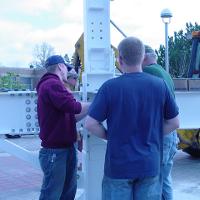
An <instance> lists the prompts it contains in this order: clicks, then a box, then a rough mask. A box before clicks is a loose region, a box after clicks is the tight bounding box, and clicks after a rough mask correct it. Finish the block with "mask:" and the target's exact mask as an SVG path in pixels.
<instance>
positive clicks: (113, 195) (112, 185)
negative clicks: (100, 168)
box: [102, 176, 160, 200]
mask: <svg viewBox="0 0 200 200" xmlns="http://www.w3.org/2000/svg"><path fill="white" fill-rule="evenodd" d="M158 183H159V176H155V177H146V178H137V179H112V178H109V177H106V176H104V178H103V182H102V200H122V199H123V200H160V190H158V188H157V187H158Z"/></svg>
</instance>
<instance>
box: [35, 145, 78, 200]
mask: <svg viewBox="0 0 200 200" xmlns="http://www.w3.org/2000/svg"><path fill="white" fill-rule="evenodd" d="M39 161H40V165H41V169H42V171H43V173H44V177H43V183H42V187H41V193H40V198H39V199H40V200H73V199H74V198H75V194H76V189H77V176H76V175H77V159H76V149H75V148H74V146H72V147H69V148H66V149H48V148H42V149H41V150H40V152H39Z"/></svg>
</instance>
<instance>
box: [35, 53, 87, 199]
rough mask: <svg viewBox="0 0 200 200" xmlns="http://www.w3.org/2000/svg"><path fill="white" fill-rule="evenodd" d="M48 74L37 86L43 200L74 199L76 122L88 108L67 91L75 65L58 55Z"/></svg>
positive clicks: (48, 62) (49, 61)
mask: <svg viewBox="0 0 200 200" xmlns="http://www.w3.org/2000/svg"><path fill="white" fill-rule="evenodd" d="M45 68H46V70H47V73H46V74H45V75H44V76H43V77H42V78H41V80H40V82H39V83H38V85H37V93H38V107H37V109H38V120H39V125H40V135H39V136H40V139H41V146H42V148H41V150H40V152H39V160H40V165H41V168H42V171H43V173H44V177H43V183H42V188H41V193H40V200H61V199H63V200H65V199H67V200H73V199H74V198H75V194H76V188H77V183H76V160H77V159H76V150H75V147H74V143H75V142H76V137H77V134H76V122H77V121H79V120H81V119H82V118H83V117H84V116H85V115H86V114H87V110H88V107H89V104H88V103H82V102H77V101H76V100H75V98H74V97H73V95H72V94H71V93H70V92H69V91H68V90H67V89H66V88H65V86H64V82H66V80H67V73H68V71H70V70H71V69H72V66H71V65H69V64H67V63H65V61H64V59H63V58H62V57H61V56H59V55H53V56H50V57H49V58H48V59H47V60H46V62H45Z"/></svg>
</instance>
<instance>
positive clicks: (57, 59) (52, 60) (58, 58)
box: [44, 55, 73, 71]
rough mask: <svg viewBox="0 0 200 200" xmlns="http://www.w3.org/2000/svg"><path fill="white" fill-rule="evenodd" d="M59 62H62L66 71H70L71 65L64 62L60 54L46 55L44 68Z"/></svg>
mask: <svg viewBox="0 0 200 200" xmlns="http://www.w3.org/2000/svg"><path fill="white" fill-rule="evenodd" d="M59 63H63V64H64V65H65V66H66V67H67V70H68V71H70V70H71V69H72V68H73V66H72V65H70V64H69V63H66V62H65V60H64V59H63V57H62V56H60V55H53V56H50V57H48V58H47V60H46V61H45V65H44V66H45V68H48V67H49V66H51V65H56V64H59Z"/></svg>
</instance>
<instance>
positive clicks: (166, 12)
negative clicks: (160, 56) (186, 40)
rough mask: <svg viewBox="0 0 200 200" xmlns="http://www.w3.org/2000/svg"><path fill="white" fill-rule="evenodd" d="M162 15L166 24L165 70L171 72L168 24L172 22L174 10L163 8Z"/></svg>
mask: <svg viewBox="0 0 200 200" xmlns="http://www.w3.org/2000/svg"><path fill="white" fill-rule="evenodd" d="M160 17H161V18H162V21H163V23H164V24H165V70H166V71H167V72H169V53H168V24H169V23H170V22H171V18H172V12H171V11H170V10H169V9H167V8H166V9H163V10H162V11H161V14H160Z"/></svg>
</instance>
